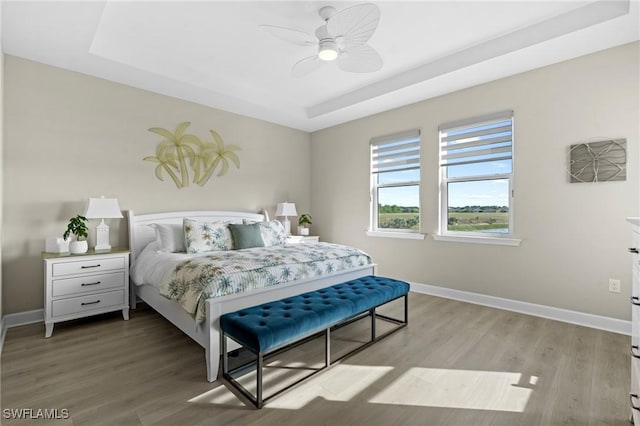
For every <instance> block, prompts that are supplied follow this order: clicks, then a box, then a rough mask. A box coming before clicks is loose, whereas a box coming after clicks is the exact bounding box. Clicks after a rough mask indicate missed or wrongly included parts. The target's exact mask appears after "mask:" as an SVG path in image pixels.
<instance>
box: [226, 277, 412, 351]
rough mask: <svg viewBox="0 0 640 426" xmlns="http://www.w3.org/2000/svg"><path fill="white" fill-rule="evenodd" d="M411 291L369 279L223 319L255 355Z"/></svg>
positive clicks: (384, 280) (396, 283) (403, 284)
mask: <svg viewBox="0 0 640 426" xmlns="http://www.w3.org/2000/svg"><path fill="white" fill-rule="evenodd" d="M408 292H409V284H408V283H406V282H404V281H398V280H394V279H392V278H385V277H378V276H366V277H362V278H357V279H355V280H351V281H347V282H345V283H342V284H337V285H334V286H332V287H327V288H323V289H320V290H316V291H311V292H309V293H304V294H300V295H298V296H293V297H288V298H286V299H282V300H277V301H274V302H269V303H264V304H262V305H258V306H253V307H250V308H246V309H242V310H239V311H236V312H231V313H228V314H225V315H223V316H222V317H220V327H221V328H222V330H223V331H224V332H225V333H226V334H227V335H229V336H231V337H233V338H234V339H236V340H237V341H239V342H240V343H242V344H243V345H245V346H247V347H249V348H251V349H253V350H254V351H256V352H267V351H269V350H270V349H273V348H276V347H278V346H281V345H283V344H286V343H291V342H293V341H296V340H298V339H300V338H302V337H304V336H307V335H310V334H313V333H315V332H318V331H321V330H323V329H326V328H327V327H330V326H332V325H334V324H337V323H339V322H341V321H343V320H346V319H348V318H350V317H352V316H354V315H357V314H359V313H361V312H365V311H368V310H370V309H372V308H374V307H376V306H379V305H382V304H385V303H387V302H390V301H391V300H393V299H396V298H398V297H401V296H404V295H405V294H407V293H408Z"/></svg>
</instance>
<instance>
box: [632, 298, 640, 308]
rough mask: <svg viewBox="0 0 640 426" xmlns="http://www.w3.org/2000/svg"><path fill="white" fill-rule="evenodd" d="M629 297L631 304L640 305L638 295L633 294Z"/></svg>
mask: <svg viewBox="0 0 640 426" xmlns="http://www.w3.org/2000/svg"><path fill="white" fill-rule="evenodd" d="M629 299H630V300H631V304H632V305H636V306H640V298H639V297H638V296H633V297H630V298H629Z"/></svg>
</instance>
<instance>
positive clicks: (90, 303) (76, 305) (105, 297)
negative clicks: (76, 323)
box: [52, 290, 124, 318]
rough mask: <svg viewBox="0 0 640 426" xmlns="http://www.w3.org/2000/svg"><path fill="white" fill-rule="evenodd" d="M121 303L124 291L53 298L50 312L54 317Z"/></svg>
mask: <svg viewBox="0 0 640 426" xmlns="http://www.w3.org/2000/svg"><path fill="white" fill-rule="evenodd" d="M122 304H124V291H123V290H119V291H110V292H107V293H98V294H89V295H87V296H80V297H71V298H69V299H62V300H54V301H53V302H52V314H53V317H54V318H55V317H62V316H65V315H71V314H75V313H79V312H85V311H91V310H94V309H102V308H107V307H109V306H117V305H122Z"/></svg>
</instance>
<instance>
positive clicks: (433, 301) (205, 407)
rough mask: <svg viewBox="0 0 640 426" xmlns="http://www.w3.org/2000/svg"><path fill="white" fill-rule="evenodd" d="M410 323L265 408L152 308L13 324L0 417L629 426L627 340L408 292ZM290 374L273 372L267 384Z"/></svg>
mask: <svg viewBox="0 0 640 426" xmlns="http://www.w3.org/2000/svg"><path fill="white" fill-rule="evenodd" d="M409 321H410V323H409V326H408V327H406V328H404V329H402V330H400V331H399V332H397V333H395V334H393V335H391V336H389V337H387V338H386V339H384V340H382V341H380V342H378V343H377V344H375V345H374V346H372V347H370V348H367V349H366V350H364V351H362V352H360V353H358V354H356V355H355V356H352V357H350V358H348V359H346V360H345V361H343V362H342V363H340V364H337V365H335V366H334V367H332V368H331V369H329V370H327V371H325V372H323V373H321V374H318V375H316V376H315V377H313V378H312V379H310V380H309V381H307V382H305V383H302V384H301V385H299V386H298V387H296V388H294V389H293V390H291V391H289V392H287V393H285V394H283V395H281V396H279V397H278V398H276V399H274V400H273V401H271V402H270V403H269V404H267V406H266V407H265V408H263V409H262V410H255V409H253V408H251V407H249V406H247V405H245V404H244V403H243V402H241V401H240V400H239V399H238V398H237V397H236V396H234V394H233V393H232V392H231V391H229V390H228V389H227V388H226V387H225V386H224V385H223V384H221V383H220V382H214V383H207V382H206V380H205V365H204V356H203V354H204V351H203V349H201V348H200V347H199V346H198V345H197V344H195V343H193V342H192V341H191V340H189V338H188V337H186V336H184V335H183V334H182V333H181V332H179V331H178V330H177V329H176V328H174V327H173V326H172V325H171V324H169V323H168V322H167V321H165V320H164V319H163V318H162V317H161V316H159V315H158V314H156V313H155V312H154V311H152V310H151V309H150V308H146V307H144V305H143V306H142V307H140V308H138V309H137V310H135V311H133V312H132V315H131V320H130V321H123V320H122V317H121V316H120V315H119V314H117V313H114V314H108V315H103V316H99V317H94V318H91V319H85V320H79V321H73V322H69V323H63V324H57V325H56V326H55V329H54V333H53V337H52V338H50V339H44V338H43V335H44V326H43V325H42V324H39V325H28V326H23V327H18V328H13V329H10V330H9V332H8V334H7V338H6V341H5V344H4V350H3V353H2V365H1V369H2V375H1V379H2V388H1V390H2V401H1V402H2V408H3V409H7V408H33V409H34V410H35V409H38V408H47V409H54V408H57V409H63V408H64V409H67V410H69V414H70V418H69V419H68V420H57V421H45V420H37V421H34V420H30V421H17V420H7V419H5V418H2V419H0V420H1V422H2V424H38V425H40V424H42V425H46V424H56V425H63V424H73V425H228V424H231V425H253V424H261V425H262V424H266V425H271V424H285V425H298V424H299V425H343V424H344V425H347V424H354V425H605V424H606V425H625V426H626V425H629V421H628V417H629V403H628V393H629V376H630V373H629V364H630V359H629V355H628V353H629V344H630V342H629V340H630V339H629V337H628V336H623V335H618V334H614V333H607V332H603V331H597V330H593V329H589V328H585V327H579V326H575V325H570V324H565V323H560V322H556V321H551V320H546V319H542V318H536V317H530V316H526V315H520V314H516V313H511V312H506V311H501V310H497V309H491V308H486V307H482V306H477V305H471V304H466V303H462V302H457V301H451V300H446V299H441V298H437V297H431V296H425V295H419V294H411V295H410V316H409ZM359 328H362V327H360V325H358V324H355V325H354V327H353V333H354V336H355V333H356V332H359V331H358V329H359ZM360 331H362V330H360ZM364 337H365V338H366V330H365V331H364ZM314 345H315V343H314V342H311V343H309V344H308V345H305V346H302V347H299V348H297V349H295V350H293V351H290V352H289V353H288V354H286V355H287V356H289V357H298V358H302V359H305V356H308V357H309V359H312V358H313V357H314V356H318V353H319V354H320V355H321V352H322V350H321V347H320V345H315V348H314ZM316 349H319V351H318V350H316ZM316 352H317V353H316ZM302 359H301V360H302ZM291 365H293V364H289V366H291ZM289 369H292V368H289ZM285 370H286V369H278V368H272V369H269V371H268V372H267V373H266V378H265V383H266V386H270V385H272V384H273V383H276V382H278V379H277V376H278V375H279V374H282V371H285ZM3 413H4V412H3Z"/></svg>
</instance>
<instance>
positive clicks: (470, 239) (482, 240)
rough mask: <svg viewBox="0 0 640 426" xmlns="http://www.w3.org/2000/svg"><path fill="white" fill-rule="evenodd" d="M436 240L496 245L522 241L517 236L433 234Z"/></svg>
mask: <svg viewBox="0 0 640 426" xmlns="http://www.w3.org/2000/svg"><path fill="white" fill-rule="evenodd" d="M433 239H434V240H436V241H449V242H455V243H471V244H491V245H496V246H512V247H517V246H519V245H520V243H521V242H522V240H521V239H519V238H506V237H505V238H503V237H479V236H471V235H442V234H433Z"/></svg>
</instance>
